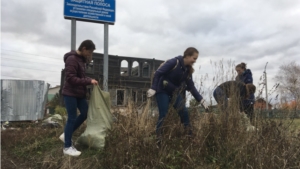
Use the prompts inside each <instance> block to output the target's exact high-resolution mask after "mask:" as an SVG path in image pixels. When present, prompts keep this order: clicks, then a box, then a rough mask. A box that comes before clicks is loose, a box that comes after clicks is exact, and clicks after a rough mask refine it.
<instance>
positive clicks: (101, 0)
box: [64, 0, 116, 91]
mask: <svg viewBox="0 0 300 169" xmlns="http://www.w3.org/2000/svg"><path fill="white" fill-rule="evenodd" d="M115 11H116V2H115V0H65V1H64V18H65V19H71V20H72V21H71V25H72V26H71V49H72V50H75V48H76V20H78V21H85V22H94V23H101V24H104V52H103V53H104V58H103V88H104V90H105V91H108V63H109V62H108V59H109V58H108V25H114V23H115V18H116V15H115Z"/></svg>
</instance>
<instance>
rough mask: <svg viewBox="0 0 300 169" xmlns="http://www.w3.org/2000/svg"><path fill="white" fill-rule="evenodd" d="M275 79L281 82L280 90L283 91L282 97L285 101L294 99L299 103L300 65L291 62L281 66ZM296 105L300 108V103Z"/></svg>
mask: <svg viewBox="0 0 300 169" xmlns="http://www.w3.org/2000/svg"><path fill="white" fill-rule="evenodd" d="M275 79H276V81H277V82H278V83H279V90H280V92H281V95H282V99H284V100H285V101H289V100H294V101H295V102H296V103H299V101H300V65H298V64H296V63H295V62H291V63H289V64H284V65H282V66H280V67H279V71H278V73H277V75H276V76H275ZM296 107H298V108H299V104H298V106H296Z"/></svg>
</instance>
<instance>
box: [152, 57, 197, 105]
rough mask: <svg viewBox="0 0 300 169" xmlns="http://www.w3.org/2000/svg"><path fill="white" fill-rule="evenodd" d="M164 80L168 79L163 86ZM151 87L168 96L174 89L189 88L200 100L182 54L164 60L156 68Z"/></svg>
mask: <svg viewBox="0 0 300 169" xmlns="http://www.w3.org/2000/svg"><path fill="white" fill-rule="evenodd" d="M177 62H178V63H177ZM164 80H166V81H168V85H167V86H166V87H164V86H163V81H164ZM151 89H153V90H155V91H156V93H167V94H168V95H170V96H171V95H172V94H173V92H174V91H176V90H178V91H179V90H180V89H182V90H189V91H190V92H191V93H192V95H193V96H194V98H195V99H196V100H197V101H199V102H200V101H201V100H202V96H201V95H200V94H199V92H198V91H197V89H196V88H195V85H194V81H193V77H192V76H190V75H189V68H188V67H186V66H185V65H184V62H183V57H182V56H177V57H175V58H172V59H170V60H168V61H166V62H165V63H164V64H163V65H162V66H161V67H160V68H158V69H157V70H156V72H155V74H154V77H153V83H152V87H151Z"/></svg>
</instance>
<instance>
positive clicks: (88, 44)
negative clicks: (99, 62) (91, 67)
mask: <svg viewBox="0 0 300 169" xmlns="http://www.w3.org/2000/svg"><path fill="white" fill-rule="evenodd" d="M95 49H96V46H95V44H94V43H93V41H91V40H85V41H83V42H81V44H80V46H79V47H78V51H79V54H80V55H81V56H83V57H85V58H86V59H87V60H91V59H92V55H93V52H94V50H95Z"/></svg>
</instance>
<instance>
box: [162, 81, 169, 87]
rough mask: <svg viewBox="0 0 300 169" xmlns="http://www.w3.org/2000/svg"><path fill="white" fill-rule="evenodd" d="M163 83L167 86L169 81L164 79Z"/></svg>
mask: <svg viewBox="0 0 300 169" xmlns="http://www.w3.org/2000/svg"><path fill="white" fill-rule="evenodd" d="M163 85H164V88H165V87H166V86H168V81H166V80H164V81H163Z"/></svg>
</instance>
